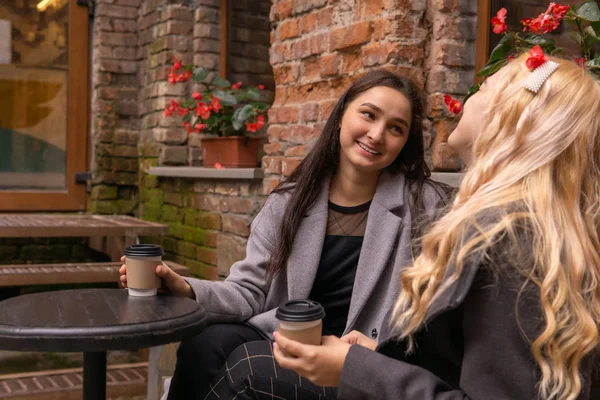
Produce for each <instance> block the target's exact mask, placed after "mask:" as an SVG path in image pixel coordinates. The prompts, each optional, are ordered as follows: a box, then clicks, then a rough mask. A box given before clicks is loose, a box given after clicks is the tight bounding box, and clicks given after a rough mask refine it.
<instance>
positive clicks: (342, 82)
mask: <svg viewBox="0 0 600 400" xmlns="http://www.w3.org/2000/svg"><path fill="white" fill-rule="evenodd" d="M352 82H353V79H351V78H349V77H348V76H341V77H339V78H337V79H334V80H332V81H331V86H332V87H333V93H332V97H336V98H339V97H340V96H341V95H342V94H343V93H344V92H345V91H346V89H348V88H349V87H350V85H351V84H352Z"/></svg>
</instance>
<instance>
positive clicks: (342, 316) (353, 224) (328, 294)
mask: <svg viewBox="0 0 600 400" xmlns="http://www.w3.org/2000/svg"><path fill="white" fill-rule="evenodd" d="M370 205H371V202H370V201H369V202H368V203H365V204H361V205H359V206H356V207H342V206H338V205H336V204H334V203H332V202H329V218H328V220H329V221H328V226H327V234H326V235H325V241H324V243H323V250H322V252H321V261H320V262H319V269H318V271H317V275H316V278H315V283H314V285H313V288H312V291H311V293H310V297H309V298H310V299H311V300H315V301H318V302H319V303H321V304H322V305H323V308H324V309H325V318H324V319H323V334H324V335H336V336H341V335H342V334H343V333H344V329H345V328H346V322H347V320H348V312H349V310H350V300H351V298H352V289H353V287H354V277H355V276H356V267H357V265H358V258H359V256H360V250H361V247H362V243H363V238H364V232H365V227H366V221H367V214H368V210H369V207H370Z"/></svg>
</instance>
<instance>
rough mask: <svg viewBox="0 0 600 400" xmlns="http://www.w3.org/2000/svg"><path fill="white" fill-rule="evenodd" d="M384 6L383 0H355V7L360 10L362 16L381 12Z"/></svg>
mask: <svg viewBox="0 0 600 400" xmlns="http://www.w3.org/2000/svg"><path fill="white" fill-rule="evenodd" d="M363 7H364V8H363ZM384 8H385V4H384V2H383V0H357V4H356V9H357V10H359V11H362V16H363V17H370V16H373V15H376V14H381V12H382V11H383V10H384Z"/></svg>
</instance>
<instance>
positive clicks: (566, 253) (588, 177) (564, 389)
mask: <svg viewBox="0 0 600 400" xmlns="http://www.w3.org/2000/svg"><path fill="white" fill-rule="evenodd" d="M526 58H527V55H522V56H521V57H519V58H517V59H515V60H513V61H512V62H510V63H509V64H508V65H507V66H506V67H504V68H503V70H504V71H502V74H503V76H502V77H498V78H502V79H500V80H499V81H498V84H497V85H496V88H497V90H494V93H492V94H490V96H489V108H488V112H487V113H486V115H485V116H484V117H483V118H484V123H483V125H482V126H484V127H485V128H484V129H483V130H482V131H481V132H480V134H479V135H478V136H477V138H476V139H475V142H474V144H473V152H474V155H473V161H472V164H471V166H470V167H469V169H468V171H467V172H466V174H465V177H464V180H463V182H462V184H461V186H460V189H459V192H458V194H457V197H456V199H455V201H454V203H453V204H452V206H451V208H450V210H449V212H448V213H447V214H446V215H445V216H444V217H443V218H441V219H440V220H439V221H438V222H437V223H436V224H435V225H434V226H433V227H432V228H431V229H430V230H429V232H428V233H427V234H426V235H425V236H424V237H423V239H422V253H421V255H420V256H419V257H418V258H417V259H416V260H415V262H414V264H413V265H412V266H410V267H407V268H406V269H405V270H404V271H403V273H402V277H401V285H402V291H401V295H400V297H399V299H398V301H397V303H396V306H395V309H394V316H393V319H392V324H393V325H394V328H395V332H396V333H397V334H398V335H399V336H400V337H401V338H404V339H407V341H408V343H409V351H412V350H413V348H414V343H413V335H414V334H415V333H416V332H417V330H418V329H419V328H421V326H422V325H423V320H424V318H425V316H426V314H427V312H428V310H429V308H430V307H431V304H432V303H433V302H434V300H435V299H436V298H437V297H438V296H439V295H440V293H441V292H443V291H444V290H445V289H446V288H447V287H448V285H449V284H450V283H451V282H452V281H454V280H455V279H456V278H458V276H459V275H460V274H461V271H462V270H463V267H464V266H465V265H467V263H466V260H467V258H468V257H469V256H471V255H474V254H482V253H481V252H483V254H486V252H488V251H490V250H492V248H493V246H495V245H497V238H498V235H501V234H503V233H508V235H504V236H505V237H508V238H509V239H510V238H512V239H511V240H512V241H511V246H514V248H517V249H518V248H519V246H520V245H521V246H522V244H520V243H519V242H518V240H517V238H516V235H515V234H514V233H515V232H517V231H518V230H519V229H520V227H521V226H522V225H523V222H524V221H525V222H526V225H527V226H528V227H531V231H532V232H531V235H532V247H531V248H527V249H526V252H528V253H529V252H532V263H531V264H530V265H526V266H523V267H524V268H523V269H522V270H519V271H518V272H520V273H522V274H523V275H524V276H525V277H526V278H527V280H528V281H529V282H530V283H532V284H533V285H535V286H537V288H539V296H540V304H541V309H542V310H543V314H544V322H545V326H543V331H542V333H541V334H540V336H539V337H537V338H536V339H535V340H534V341H533V343H532V347H531V351H532V354H533V356H534V358H535V360H536V362H537V364H538V365H539V367H540V370H541V380H540V382H539V385H538V387H539V389H538V395H539V397H540V398H543V399H552V400H555V399H556V400H558V399H560V400H563V399H565V400H566V399H568V400H571V399H575V398H576V397H577V396H578V394H579V393H580V392H581V390H582V378H581V376H580V365H581V363H582V360H583V359H584V357H586V356H587V355H589V354H590V353H592V351H593V350H595V349H596V348H597V346H598V343H599V331H598V322H599V321H600V285H599V282H600V254H599V252H600V240H599V227H600V86H599V85H598V83H597V82H596V81H595V80H594V79H593V78H592V77H591V76H590V75H589V74H588V73H587V72H585V71H584V70H583V69H582V68H581V67H579V66H578V65H576V64H575V63H573V62H571V61H567V60H562V59H557V58H554V57H551V59H552V60H553V61H555V62H557V63H559V67H558V69H557V70H556V72H554V74H552V75H551V76H550V78H549V79H548V80H547V81H546V83H545V84H544V85H543V87H542V89H541V90H540V92H539V93H538V94H533V93H531V92H529V91H527V90H526V89H524V88H523V87H522V86H521V83H522V81H523V79H524V78H526V77H528V76H529V74H530V71H529V70H528V69H527V68H526V67H525V60H526ZM516 204H519V205H520V206H519V207H514V205H516ZM492 213H494V215H500V217H499V218H498V219H495V220H494V221H493V222H492V223H491V224H490V225H487V224H486V225H485V226H484V227H482V226H480V225H479V224H478V222H477V219H478V217H480V216H482V215H490V214H492ZM473 228H475V232H476V234H475V235H468V234H467V232H469V231H471V232H472V231H473V230H474V229H473ZM528 229H529V228H528ZM452 265H456V271H455V272H454V273H452V274H451V276H450V279H445V277H446V275H447V274H450V271H448V269H449V268H451V266H452Z"/></svg>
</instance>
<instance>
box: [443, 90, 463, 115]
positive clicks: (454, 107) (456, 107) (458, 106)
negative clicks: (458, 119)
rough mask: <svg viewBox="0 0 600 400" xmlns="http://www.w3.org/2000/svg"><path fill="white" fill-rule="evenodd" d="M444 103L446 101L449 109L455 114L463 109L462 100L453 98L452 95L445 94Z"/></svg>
mask: <svg viewBox="0 0 600 400" xmlns="http://www.w3.org/2000/svg"><path fill="white" fill-rule="evenodd" d="M444 103H446V107H448V111H450V112H451V113H452V114H454V115H458V114H460V112H461V111H462V108H463V105H462V103H461V102H460V100H456V99H453V98H452V97H451V96H450V95H445V96H444Z"/></svg>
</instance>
